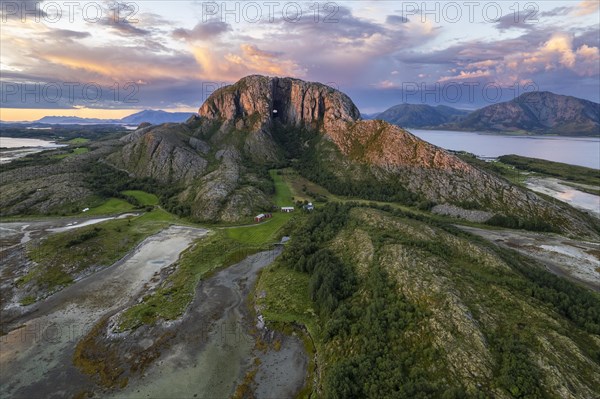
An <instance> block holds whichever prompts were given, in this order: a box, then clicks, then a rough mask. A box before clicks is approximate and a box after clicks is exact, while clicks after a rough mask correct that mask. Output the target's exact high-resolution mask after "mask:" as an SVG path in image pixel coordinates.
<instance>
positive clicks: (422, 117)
mask: <svg viewBox="0 0 600 399" xmlns="http://www.w3.org/2000/svg"><path fill="white" fill-rule="evenodd" d="M468 114H469V112H468V111H463V110H460V109H456V108H452V107H447V106H445V105H438V106H436V107H432V106H430V105H425V104H399V105H395V106H393V107H392V108H390V109H388V110H386V111H384V112H382V113H380V114H379V115H377V117H376V118H377V119H381V120H384V121H386V122H390V123H393V124H394V125H398V126H405V127H429V126H438V125H443V124H446V123H451V122H457V121H459V120H460V119H462V118H464V117H465V116H467V115H468Z"/></svg>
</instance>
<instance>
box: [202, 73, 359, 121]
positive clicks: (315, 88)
mask: <svg viewBox="0 0 600 399" xmlns="http://www.w3.org/2000/svg"><path fill="white" fill-rule="evenodd" d="M198 113H199V114H200V116H203V117H206V118H208V119H216V120H221V121H223V122H225V123H231V124H234V125H235V124H236V123H239V121H241V120H243V121H244V123H246V126H247V124H248V121H250V122H252V125H251V126H247V127H250V128H251V129H252V130H259V129H261V128H265V127H269V126H271V125H272V124H273V123H275V122H276V121H279V122H281V123H282V124H284V125H287V126H293V127H305V128H311V129H324V130H325V131H328V130H330V129H331V128H334V127H336V126H340V125H343V124H345V123H347V122H355V121H357V120H358V119H360V112H359V111H358V108H357V107H356V105H354V103H353V102H352V100H351V99H350V98H349V97H348V96H347V95H345V94H343V93H341V92H340V91H338V90H335V89H333V88H332V87H329V86H326V85H323V84H320V83H315V82H305V81H302V80H299V79H294V78H277V77H267V76H260V75H252V76H247V77H245V78H243V79H241V80H239V81H238V82H237V83H235V84H233V85H230V86H225V87H223V88H221V89H219V90H217V91H215V92H214V93H213V94H212V95H211V96H210V97H209V98H208V99H207V100H206V101H205V102H204V104H203V105H202V106H201V107H200V109H199V111H198Z"/></svg>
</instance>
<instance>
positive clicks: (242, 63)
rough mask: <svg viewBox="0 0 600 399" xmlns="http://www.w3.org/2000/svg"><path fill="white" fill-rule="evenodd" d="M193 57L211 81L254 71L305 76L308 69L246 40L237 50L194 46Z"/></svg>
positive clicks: (240, 75) (253, 72)
mask: <svg viewBox="0 0 600 399" xmlns="http://www.w3.org/2000/svg"><path fill="white" fill-rule="evenodd" d="M194 57H195V59H196V62H197V63H198V65H199V66H200V69H201V74H202V76H203V77H204V78H206V79H210V80H227V81H235V80H237V79H239V78H241V77H243V76H246V75H251V74H257V73H261V74H267V75H276V76H298V77H303V76H304V75H305V74H306V71H305V70H303V69H302V68H301V67H300V65H298V64H297V63H296V62H294V61H293V60H290V59H286V58H285V57H284V55H283V53H281V52H273V51H265V50H262V49H260V48H259V47H257V46H256V45H253V44H248V43H244V44H241V45H240V46H239V48H238V49H237V50H236V51H232V49H229V50H228V51H225V52H222V51H219V50H215V49H213V48H208V47H195V48H194Z"/></svg>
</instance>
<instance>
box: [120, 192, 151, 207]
mask: <svg viewBox="0 0 600 399" xmlns="http://www.w3.org/2000/svg"><path fill="white" fill-rule="evenodd" d="M123 194H124V195H127V196H130V197H133V198H135V199H136V200H137V201H138V202H139V203H140V204H141V205H143V206H146V205H158V197H157V196H156V195H154V194H151V193H147V192H145V191H141V190H127V191H123Z"/></svg>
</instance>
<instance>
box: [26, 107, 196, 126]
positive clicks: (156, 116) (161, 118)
mask: <svg viewBox="0 0 600 399" xmlns="http://www.w3.org/2000/svg"><path fill="white" fill-rule="evenodd" d="M190 116H192V113H191V112H166V111H162V110H151V109H146V110H143V111H140V112H136V113H135V114H131V115H129V116H126V117H124V118H121V119H100V118H80V117H78V116H44V117H43V118H41V119H38V120H37V121H34V123H45V124H55V125H74V124H82V125H91V124H131V125H139V124H140V123H144V122H147V123H150V124H152V125H160V124H162V123H180V122H185V121H186V120H187V119H188V118H189V117H190Z"/></svg>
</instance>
